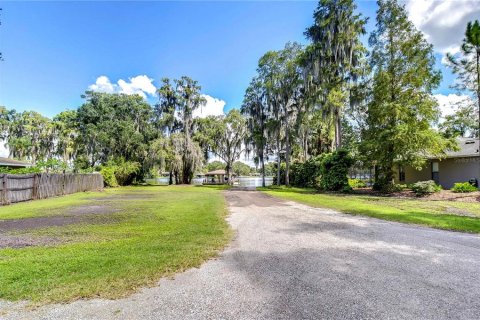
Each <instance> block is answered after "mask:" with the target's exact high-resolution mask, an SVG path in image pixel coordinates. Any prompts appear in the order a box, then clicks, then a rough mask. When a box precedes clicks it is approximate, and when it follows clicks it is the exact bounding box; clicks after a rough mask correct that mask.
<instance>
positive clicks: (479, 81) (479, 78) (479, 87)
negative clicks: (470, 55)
mask: <svg viewBox="0 0 480 320" xmlns="http://www.w3.org/2000/svg"><path fill="white" fill-rule="evenodd" d="M477 104H478V106H477V107H478V138H479V139H480V49H479V50H477ZM479 152H480V149H479Z"/></svg>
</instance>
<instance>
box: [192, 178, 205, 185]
mask: <svg viewBox="0 0 480 320" xmlns="http://www.w3.org/2000/svg"><path fill="white" fill-rule="evenodd" d="M203 180H204V179H203V178H193V179H192V184H193V185H195V186H201V185H202V184H203Z"/></svg>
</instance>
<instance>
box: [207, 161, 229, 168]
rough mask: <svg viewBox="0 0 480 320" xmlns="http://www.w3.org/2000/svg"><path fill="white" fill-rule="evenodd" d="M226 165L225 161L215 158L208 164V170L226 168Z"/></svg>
mask: <svg viewBox="0 0 480 320" xmlns="http://www.w3.org/2000/svg"><path fill="white" fill-rule="evenodd" d="M225 166H226V164H225V162H222V161H218V160H215V161H212V162H210V163H208V164H207V166H206V170H207V171H215V170H225Z"/></svg>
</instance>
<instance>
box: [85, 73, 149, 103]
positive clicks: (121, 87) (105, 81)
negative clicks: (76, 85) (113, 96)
mask: <svg viewBox="0 0 480 320" xmlns="http://www.w3.org/2000/svg"><path fill="white" fill-rule="evenodd" d="M88 89H89V90H92V91H97V92H106V93H124V94H139V95H141V96H142V97H144V98H146V97H147V94H148V95H150V96H153V95H155V91H156V88H155V86H154V85H153V79H150V78H149V77H147V76H146V75H139V76H136V77H133V78H129V79H128V81H125V80H123V79H120V80H118V81H117V83H112V82H111V81H110V79H109V78H108V77H107V76H100V77H98V78H97V80H96V81H95V83H94V84H92V85H89V86H88Z"/></svg>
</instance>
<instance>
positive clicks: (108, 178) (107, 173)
mask: <svg viewBox="0 0 480 320" xmlns="http://www.w3.org/2000/svg"><path fill="white" fill-rule="evenodd" d="M100 174H101V175H102V177H103V183H104V184H105V185H106V186H107V187H118V182H117V178H116V177H115V167H113V166H104V167H102V169H101V170H100Z"/></svg>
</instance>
